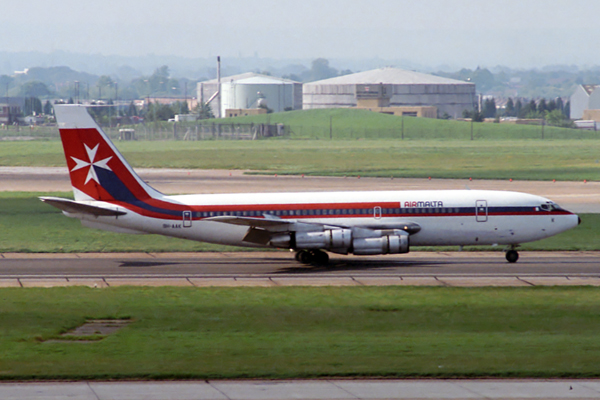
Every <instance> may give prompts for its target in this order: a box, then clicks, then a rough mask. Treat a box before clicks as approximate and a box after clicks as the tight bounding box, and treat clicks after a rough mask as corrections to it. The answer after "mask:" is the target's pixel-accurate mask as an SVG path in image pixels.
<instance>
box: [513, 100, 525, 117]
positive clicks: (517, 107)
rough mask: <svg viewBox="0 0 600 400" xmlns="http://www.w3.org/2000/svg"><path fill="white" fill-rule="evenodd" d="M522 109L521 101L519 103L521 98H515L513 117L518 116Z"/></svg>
mask: <svg viewBox="0 0 600 400" xmlns="http://www.w3.org/2000/svg"><path fill="white" fill-rule="evenodd" d="M522 109H523V103H521V99H517V102H516V104H515V114H514V115H513V116H514V117H518V116H520V115H521V110H522Z"/></svg>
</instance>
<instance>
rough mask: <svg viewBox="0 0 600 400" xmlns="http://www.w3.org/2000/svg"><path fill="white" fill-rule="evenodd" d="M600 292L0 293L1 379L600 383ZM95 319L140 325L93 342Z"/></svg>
mask: <svg viewBox="0 0 600 400" xmlns="http://www.w3.org/2000/svg"><path fill="white" fill-rule="evenodd" d="M599 308H600V291H598V290H597V289H596V288H591V287H554V288H549V287H545V288H415V287H412V288H409V287H383V288H381V287H380V288H373V287H354V288H333V287H325V288H302V287H300V288H269V289H264V288H229V289H222V288H219V289H217V288H211V289H209V288H203V289H197V288H132V287H129V288H128V287H121V288H108V289H89V288H81V287H79V288H75V287H73V288H54V289H40V288H37V289H19V288H15V289H0V354H1V355H2V356H1V357H0V379H4V380H11V379H130V378H157V379H186V378H194V379H218V378H226V379H232V378H273V379H282V378H308V377H323V376H338V377H344V376H385V377H484V376H493V377H597V376H600V368H599V367H598V360H599V359H600V333H599V332H600V317H599V315H598V309H599ZM87 318H131V319H132V321H133V322H132V323H131V324H130V325H129V326H127V327H125V328H123V329H122V330H120V331H119V332H117V333H115V334H113V335H110V336H108V337H106V338H105V339H102V340H98V341H95V342H91V343H81V342H77V341H70V342H60V343H57V342H51V341H47V340H51V339H55V338H57V337H58V335H59V334H60V333H62V332H65V331H67V330H69V329H72V328H74V327H76V326H78V325H81V324H83V322H84V321H85V320H86V319H87Z"/></svg>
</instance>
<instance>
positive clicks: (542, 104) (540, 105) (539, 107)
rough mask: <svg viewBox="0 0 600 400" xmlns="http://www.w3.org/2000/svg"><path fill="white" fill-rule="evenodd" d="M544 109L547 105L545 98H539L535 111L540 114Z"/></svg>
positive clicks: (546, 108)
mask: <svg viewBox="0 0 600 400" xmlns="http://www.w3.org/2000/svg"><path fill="white" fill-rule="evenodd" d="M546 111H548V106H547V105H546V99H541V100H540V102H539V103H538V105H537V112H538V113H539V114H540V115H543V114H544V113H545V112H546Z"/></svg>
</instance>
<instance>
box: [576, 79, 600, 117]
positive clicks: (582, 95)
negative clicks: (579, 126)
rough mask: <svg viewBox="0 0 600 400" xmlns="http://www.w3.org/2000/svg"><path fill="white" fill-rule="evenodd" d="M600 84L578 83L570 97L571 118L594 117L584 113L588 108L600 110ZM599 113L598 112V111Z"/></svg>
mask: <svg viewBox="0 0 600 400" xmlns="http://www.w3.org/2000/svg"><path fill="white" fill-rule="evenodd" d="M598 88H600V85H578V86H577V88H576V89H575V92H573V94H572V95H571V98H570V103H571V105H570V107H571V115H570V117H571V119H594V118H590V117H589V116H587V115H585V116H584V114H589V113H586V111H587V110H600V90H598ZM596 114H597V113H596Z"/></svg>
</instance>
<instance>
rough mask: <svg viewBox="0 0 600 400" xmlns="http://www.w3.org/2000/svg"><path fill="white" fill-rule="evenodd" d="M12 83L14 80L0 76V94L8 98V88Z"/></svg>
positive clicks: (6, 76)
mask: <svg viewBox="0 0 600 400" xmlns="http://www.w3.org/2000/svg"><path fill="white" fill-rule="evenodd" d="M14 81H15V80H14V78H12V77H10V76H8V75H0V91H1V92H0V93H4V95H5V96H8V88H9V87H11V86H12V85H13V83H14Z"/></svg>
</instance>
